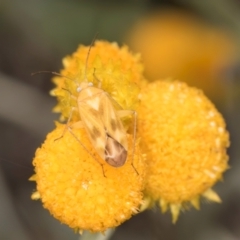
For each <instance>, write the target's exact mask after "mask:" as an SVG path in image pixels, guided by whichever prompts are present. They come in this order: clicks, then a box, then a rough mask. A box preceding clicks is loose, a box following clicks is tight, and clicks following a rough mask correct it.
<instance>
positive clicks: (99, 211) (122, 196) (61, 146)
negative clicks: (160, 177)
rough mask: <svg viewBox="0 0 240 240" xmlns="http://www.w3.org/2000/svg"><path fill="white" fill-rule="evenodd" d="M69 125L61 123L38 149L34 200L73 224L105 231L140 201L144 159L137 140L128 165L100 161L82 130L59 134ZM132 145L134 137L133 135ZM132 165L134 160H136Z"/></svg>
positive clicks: (117, 223)
mask: <svg viewBox="0 0 240 240" xmlns="http://www.w3.org/2000/svg"><path fill="white" fill-rule="evenodd" d="M64 127H65V125H62V124H57V127H56V129H55V130H53V131H52V132H51V133H49V134H48V136H47V138H46V140H45V142H44V143H43V145H42V146H41V148H38V149H37V151H36V155H35V158H34V161H33V165H34V167H35V172H36V174H35V175H34V176H33V177H32V178H31V180H34V181H36V183H37V191H36V192H34V193H33V194H32V198H33V199H39V198H40V199H41V201H42V202H43V206H44V207H45V208H47V209H48V210H49V211H50V213H51V214H52V215H53V216H54V217H55V218H56V219H58V220H60V221H61V222H62V223H65V224H67V225H68V226H70V227H71V228H74V229H77V230H79V231H81V230H90V231H93V232H104V231H105V230H106V229H107V228H113V227H116V226H118V225H119V224H121V223H122V222H124V221H125V220H127V219H129V218H130V217H131V216H132V215H133V214H136V213H137V212H138V208H139V207H140V205H141V204H142V197H143V194H142V191H143V186H144V161H143V158H142V155H141V153H140V152H139V147H138V144H137V145H136V146H135V154H134V156H132V154H131V153H129V155H128V159H127V161H126V163H125V164H124V166H122V167H120V168H114V167H112V166H110V165H108V164H107V163H106V162H105V161H104V160H102V159H101V158H100V157H99V156H98V154H97V153H96V151H95V150H94V148H93V146H92V144H91V143H90V141H89V139H88V135H87V134H86V132H85V130H84V129H73V133H74V135H75V136H77V137H78V140H79V141H81V143H84V146H85V147H86V149H87V150H88V151H89V152H88V151H86V149H84V148H83V147H82V146H81V145H80V143H79V141H77V140H76V139H75V138H74V137H73V135H72V134H71V133H70V132H66V133H65V134H64V136H63V137H62V138H60V139H58V138H59V137H61V135H62V133H63V131H64ZM128 142H129V145H130V146H131V145H132V144H133V139H132V137H131V136H130V135H129V141H128ZM132 164H133V165H132ZM136 170H137V172H136Z"/></svg>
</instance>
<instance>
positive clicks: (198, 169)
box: [138, 81, 229, 222]
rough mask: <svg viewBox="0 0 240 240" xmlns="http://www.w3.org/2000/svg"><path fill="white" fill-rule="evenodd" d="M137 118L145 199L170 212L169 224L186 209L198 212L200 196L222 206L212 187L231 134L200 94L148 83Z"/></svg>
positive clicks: (176, 86) (163, 83)
mask: <svg viewBox="0 0 240 240" xmlns="http://www.w3.org/2000/svg"><path fill="white" fill-rule="evenodd" d="M138 114H139V125H138V130H139V131H138V132H139V136H140V137H141V141H142V142H141V147H142V150H143V152H144V153H146V154H147V167H146V168H147V169H146V171H147V173H146V174H147V180H146V181H147V183H146V188H145V194H146V198H150V200H151V201H157V202H158V203H159V205H160V207H161V209H162V211H163V212H165V211H166V210H167V209H168V208H170V210H171V213H172V215H173V222H176V220H177V218H178V215H179V212H180V210H182V209H184V207H185V206H188V205H193V206H194V207H195V208H197V209H198V208H199V198H200V196H204V197H206V198H208V199H210V200H212V201H215V202H220V198H219V197H218V195H217V194H216V193H215V192H214V191H213V190H212V189H211V187H212V186H213V185H214V184H215V183H216V182H217V181H219V180H221V179H222V174H223V172H224V171H225V170H226V169H227V168H228V163H227V162H228V156H227V154H226V148H227V147H228V146H229V135H228V132H227V131H226V128H225V122H224V120H223V117H222V116H221V114H220V113H219V112H218V111H217V110H216V108H215V107H214V105H213V104H212V103H211V102H210V101H209V100H208V99H207V98H206V97H205V96H204V94H203V93H202V91H200V90H198V89H196V88H191V87H188V86H187V85H186V84H185V83H181V82H179V81H156V82H153V83H150V84H146V85H145V87H144V88H143V89H142V93H141V105H140V106H139V109H138Z"/></svg>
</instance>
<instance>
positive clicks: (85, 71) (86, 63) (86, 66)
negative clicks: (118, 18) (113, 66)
mask: <svg viewBox="0 0 240 240" xmlns="http://www.w3.org/2000/svg"><path fill="white" fill-rule="evenodd" d="M97 36H98V33H96V34H95V36H94V38H93V40H92V42H91V44H90V46H89V49H88V53H87V57H86V62H85V69H84V81H86V80H87V69H88V60H89V55H90V51H91V49H92V46H93V44H94V42H95V40H96V38H97Z"/></svg>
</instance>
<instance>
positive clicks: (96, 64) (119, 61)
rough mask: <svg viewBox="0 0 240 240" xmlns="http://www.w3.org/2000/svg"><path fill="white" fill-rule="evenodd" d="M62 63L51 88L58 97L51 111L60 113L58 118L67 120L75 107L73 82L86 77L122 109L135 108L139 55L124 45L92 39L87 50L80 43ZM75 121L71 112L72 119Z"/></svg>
mask: <svg viewBox="0 0 240 240" xmlns="http://www.w3.org/2000/svg"><path fill="white" fill-rule="evenodd" d="M88 54H89V56H88ZM87 56H88V60H87ZM86 60H87V62H86ZM63 65H64V69H63V70H62V71H61V72H60V74H61V75H62V77H60V76H57V77H54V79H53V81H54V83H55V85H56V88H55V89H53V90H52V91H51V94H52V95H53V96H56V97H57V100H58V104H57V106H56V107H55V108H54V111H55V112H61V114H62V116H61V117H62V119H68V117H69V115H70V112H71V111H72V108H73V107H77V103H76V100H75V99H74V98H73V96H74V97H77V96H78V93H77V83H81V82H83V81H86V80H87V81H88V82H92V83H93V84H94V86H96V87H98V86H100V88H101V89H102V90H104V91H106V92H107V93H108V94H109V96H111V98H113V99H114V100H115V101H116V102H117V103H118V105H119V106H121V107H122V109H135V108H136V106H137V104H138V94H139V87H138V86H137V85H138V83H139V82H140V81H141V80H142V79H143V76H142V71H143V66H142V64H141V63H140V55H139V54H136V55H133V54H131V53H130V52H129V50H128V48H127V46H123V47H121V48H120V47H119V46H118V45H117V43H109V42H107V41H96V42H95V45H94V46H92V47H91V49H90V51H89V46H83V45H80V46H79V48H78V49H77V51H76V52H74V53H73V54H72V55H71V56H67V57H65V58H64V59H63ZM78 120H79V115H78V113H77V112H76V111H75V112H74V113H73V116H72V121H78Z"/></svg>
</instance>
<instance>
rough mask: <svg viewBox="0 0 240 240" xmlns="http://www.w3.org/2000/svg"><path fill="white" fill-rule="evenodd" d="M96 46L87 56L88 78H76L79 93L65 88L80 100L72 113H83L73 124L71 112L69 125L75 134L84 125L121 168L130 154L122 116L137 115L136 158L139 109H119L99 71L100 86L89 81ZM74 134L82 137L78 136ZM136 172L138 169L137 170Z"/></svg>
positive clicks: (108, 158)
mask: <svg viewBox="0 0 240 240" xmlns="http://www.w3.org/2000/svg"><path fill="white" fill-rule="evenodd" d="M92 45H93V42H92V43H91V45H90V47H89V50H88V53H87V57H86V63H85V73H84V80H83V81H82V82H81V83H78V82H77V81H75V80H73V79H72V80H73V81H74V82H75V83H76V85H77V94H78V95H77V96H74V95H73V94H72V93H71V92H70V91H69V90H68V89H64V90H66V91H68V92H69V93H70V95H71V97H72V98H74V99H75V100H76V102H77V108H73V109H72V112H73V111H76V110H77V111H78V113H79V116H80V121H78V122H75V123H71V124H70V122H71V117H72V112H71V113H70V116H69V118H68V121H67V124H66V128H67V129H68V130H69V132H70V133H71V134H73V132H72V129H73V128H84V129H85V130H86V132H87V134H88V136H89V139H90V141H91V143H92V145H93V147H94V148H95V150H96V152H97V153H98V154H99V156H100V157H101V158H102V159H104V160H105V161H106V162H107V163H108V164H109V165H111V166H113V167H121V166H123V165H124V163H125V162H126V159H127V156H128V142H127V141H128V140H127V132H126V130H125V128H124V126H123V123H122V121H121V117H124V116H127V115H130V114H131V115H133V116H134V128H133V141H134V144H133V151H132V157H134V150H135V137H136V112H135V111H132V110H121V107H120V106H119V109H117V107H116V106H118V104H117V103H116V102H115V101H114V100H113V99H112V98H111V96H110V95H109V94H108V93H107V92H105V91H104V90H103V89H102V88H101V81H100V80H99V79H97V77H96V76H95V73H93V74H94V77H95V79H96V80H97V81H98V86H97V87H95V86H94V85H93V83H92V82H89V81H88V80H87V77H86V76H87V68H88V58H89V54H90V51H91V48H92ZM54 74H56V73H54ZM56 75H60V74H56ZM60 76H61V75H60ZM62 77H64V76H62ZM67 79H69V78H67ZM64 132H65V131H64ZM63 135H64V133H63ZM73 135H74V134H73ZM61 137H62V136H61ZM61 137H60V138H61ZM74 137H75V138H76V139H77V140H78V138H77V137H76V136H75V135H74ZM78 141H79V140H78ZM79 142H80V141H79ZM80 143H81V142H80ZM81 145H82V146H83V147H84V148H85V149H86V150H87V148H86V147H85V146H84V145H83V144H82V143H81ZM87 151H88V150H87ZM88 152H89V151H88ZM89 153H90V152H89ZM90 154H91V153H90ZM91 155H92V154H91ZM131 164H132V166H133V168H134V169H135V167H134V165H133V160H132V163H131ZM135 171H136V172H137V170H136V169H135Z"/></svg>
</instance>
